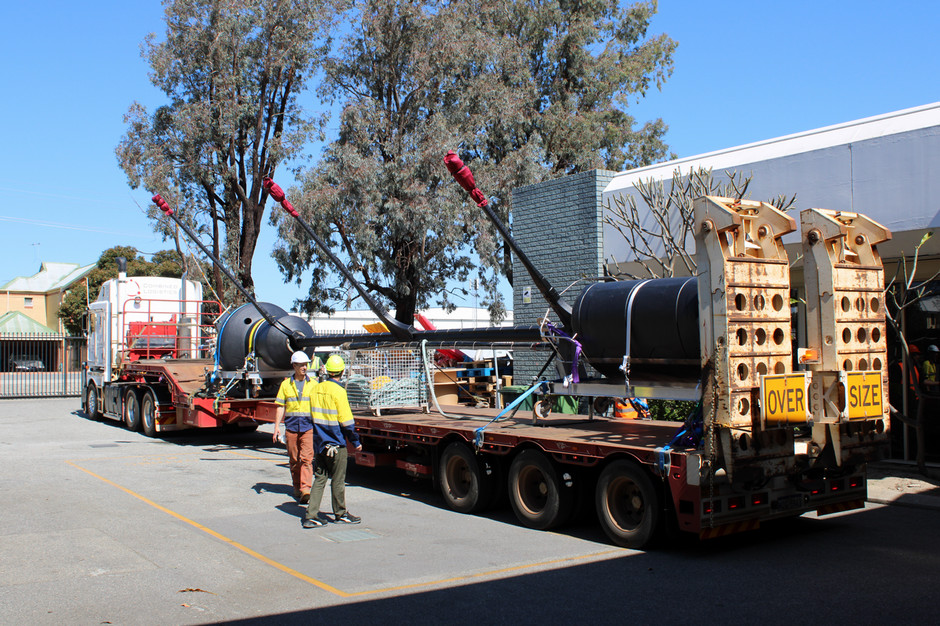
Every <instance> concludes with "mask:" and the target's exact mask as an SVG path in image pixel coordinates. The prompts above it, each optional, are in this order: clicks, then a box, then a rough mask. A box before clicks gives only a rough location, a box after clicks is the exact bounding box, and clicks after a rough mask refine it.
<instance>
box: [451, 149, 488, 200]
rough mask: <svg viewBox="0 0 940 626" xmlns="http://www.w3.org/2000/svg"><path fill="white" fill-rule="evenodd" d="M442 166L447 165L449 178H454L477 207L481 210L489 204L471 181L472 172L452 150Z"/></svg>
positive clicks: (474, 182)
mask: <svg viewBox="0 0 940 626" xmlns="http://www.w3.org/2000/svg"><path fill="white" fill-rule="evenodd" d="M444 164H445V165H447V169H448V171H449V172H450V174H451V176H453V177H454V180H456V181H457V182H458V183H460V186H461V187H463V188H464V189H466V190H467V192H468V193H469V194H470V197H471V198H473V200H474V202H476V203H477V206H478V207H480V208H482V207H485V206H486V205H488V204H489V200H487V199H486V196H484V195H483V192H482V191H480V190H479V189H477V183H476V181H475V180H473V172H471V171H470V168H469V167H467V166H466V165H464V164H463V161H461V160H460V157H459V156H457V153H456V152H454V151H453V150H451V151H449V152H448V153H447V156H445V157H444Z"/></svg>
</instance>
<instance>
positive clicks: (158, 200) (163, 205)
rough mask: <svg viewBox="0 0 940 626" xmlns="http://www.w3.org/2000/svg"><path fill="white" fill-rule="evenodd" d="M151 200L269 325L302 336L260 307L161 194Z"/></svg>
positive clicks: (291, 337)
mask: <svg viewBox="0 0 940 626" xmlns="http://www.w3.org/2000/svg"><path fill="white" fill-rule="evenodd" d="M151 200H153V203H154V204H156V205H157V207H159V209H160V210H161V211H163V212H164V213H165V214H166V216H167V217H168V218H170V219H171V220H173V221H174V222H176V225H177V226H179V227H180V228H182V229H183V232H185V233H186V234H187V235H188V236H189V238H190V239H191V240H192V242H193V243H194V244H196V245H197V246H199V249H200V250H202V253H203V254H205V255H206V256H207V257H209V259H211V260H212V262H213V263H215V266H216V267H218V268H219V270H221V271H222V273H223V274H225V276H226V278H228V279H229V280H230V281H231V283H232V285H234V286H235V288H236V289H237V290H238V291H239V292H240V293H241V294H242V295H243V296H245V300H246V301H248V302H250V303H252V304H253V305H254V306H255V308H256V309H258V312H259V313H260V314H261V317H263V318H264V319H265V321H266V322H267V323H268V324H270V325H271V326H276V327H278V328H279V329H280V330H281V332H283V333H284V334H285V335H286V336H287V337H288V339H289V340H291V341H296V340H298V339H302V338H303V337H302V336H300V335H299V333H297V332H296V331H294V330H291V329H290V328H288V327H287V326H285V325H284V324H283V323H282V322H280V321H279V320H277V319H275V318H274V316H273V315H271V314H270V313H268V312H267V311H265V310H264V309H262V308H261V306H259V305H258V301H257V300H255V298H254V296H252V295H251V294H250V293H248V290H247V289H245V287H244V286H243V285H242V284H241V283H240V282H238V279H237V278H235V275H234V274H232V272H230V271H229V269H228V268H227V267H225V265H224V264H223V263H222V261H220V260H219V259H218V257H216V256H215V255H214V254H212V252H210V251H209V249H208V248H207V247H206V246H204V245H203V243H202V242H201V241H199V238H198V237H196V234H195V233H194V232H193V231H192V230H190V229H189V227H188V226H187V225H186V224H184V223H183V221H182V220H180V219H179V218H178V217H176V215H174V214H173V213H174V211H173V209H172V208H171V207H170V205H169V204H167V201H166V200H164V199H163V196H161V195H160V194H157V195H155V196H154V197H153V198H151ZM294 347H296V346H294Z"/></svg>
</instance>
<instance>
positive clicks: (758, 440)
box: [85, 197, 890, 548]
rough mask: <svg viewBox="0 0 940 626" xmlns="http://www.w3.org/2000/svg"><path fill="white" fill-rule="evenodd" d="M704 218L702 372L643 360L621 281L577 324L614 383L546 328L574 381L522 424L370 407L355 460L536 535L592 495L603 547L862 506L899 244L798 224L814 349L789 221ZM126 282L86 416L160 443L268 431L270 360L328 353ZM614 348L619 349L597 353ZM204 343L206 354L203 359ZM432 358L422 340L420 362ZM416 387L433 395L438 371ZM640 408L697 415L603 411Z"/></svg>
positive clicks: (400, 341)
mask: <svg viewBox="0 0 940 626" xmlns="http://www.w3.org/2000/svg"><path fill="white" fill-rule="evenodd" d="M694 209H695V211H694V218H695V225H696V231H695V237H696V252H697V258H698V268H697V275H696V276H695V285H696V290H697V303H696V306H695V307H694V309H693V310H694V316H688V315H687V316H686V319H685V322H684V324H685V325H684V326H683V335H682V336H683V337H684V338H685V339H686V340H688V338H689V336H695V335H697V338H698V340H699V351H698V353H699V355H700V362H699V363H698V364H697V366H696V364H695V363H692V364H690V363H689V359H688V358H687V357H675V358H673V357H671V356H669V355H667V357H666V358H665V359H659V360H660V361H662V362H658V363H657V362H656V361H657V358H649V359H647V363H646V364H644V363H642V362H641V361H642V359H637V358H635V357H636V356H637V355H636V354H635V351H634V350H633V349H632V348H631V344H630V341H631V338H632V339H634V340H635V339H636V332H634V331H635V330H636V329H631V324H632V323H633V314H632V308H631V307H632V303H633V301H634V300H633V298H634V296H636V293H637V292H639V291H640V288H641V287H642V285H629V284H626V285H623V284H621V285H614V289H612V290H611V291H613V292H615V295H617V297H619V298H622V300H621V301H618V302H617V303H616V306H614V307H613V309H616V310H617V311H620V309H622V315H621V316H620V317H619V318H618V317H616V316H615V317H614V318H612V319H613V323H611V322H609V321H603V319H601V320H600V321H598V319H594V320H593V321H592V320H591V318H590V316H588V317H585V318H579V319H578V320H577V324H581V327H580V328H581V330H580V335H579V338H580V341H582V342H584V344H583V345H584V347H585V350H586V351H587V359H588V361H589V362H590V363H591V364H592V365H593V366H595V367H596V368H597V370H598V371H599V372H600V373H602V374H604V375H603V376H599V377H597V378H582V377H581V376H580V375H579V374H578V373H579V369H580V368H579V364H578V363H577V362H576V360H577V354H578V350H574V351H570V350H569V351H567V352H565V351H564V350H561V349H559V348H558V346H559V345H560V342H561V341H562V340H564V341H568V342H570V343H571V344H572V345H573V344H574V343H575V342H576V341H577V340H576V339H575V338H574V337H573V336H572V335H569V334H566V333H555V334H554V335H552V337H550V338H549V339H547V340H546V343H548V344H550V345H551V347H552V349H553V350H555V351H556V354H557V355H558V360H559V361H560V362H562V363H563V366H564V367H565V368H567V371H566V372H565V375H564V376H563V377H561V379H558V380H539V381H537V382H535V383H534V384H533V386H532V387H531V388H530V390H529V392H526V393H532V394H533V395H534V399H535V400H536V402H535V407H536V409H535V410H534V411H533V412H532V414H531V415H528V414H527V415H517V414H512V413H509V412H502V413H498V412H496V411H493V410H485V409H477V410H470V409H468V408H467V407H459V408H456V407H450V408H445V409H443V410H441V411H439V413H438V414H432V413H430V412H429V411H428V409H427V406H424V407H422V408H420V409H418V408H416V410H414V411H410V410H402V409H400V408H396V409H391V410H389V411H387V412H386V413H385V414H383V415H378V414H377V412H376V414H373V413H371V412H369V413H364V412H360V413H358V415H357V417H356V420H357V427H358V431H359V433H360V435H361V438H362V442H363V449H362V451H361V452H358V453H356V454H354V455H353V458H354V459H355V462H356V463H358V464H361V465H364V466H372V467H397V468H400V469H402V470H404V471H406V472H407V473H409V474H412V475H414V476H424V477H431V478H432V479H433V480H434V481H435V482H436V484H437V485H438V486H439V488H440V491H441V494H442V496H443V498H444V501H445V502H446V503H447V505H448V506H449V507H451V508H452V509H454V510H456V511H460V512H465V513H475V512H479V511H483V510H485V509H486V508H487V507H490V506H492V505H493V504H494V502H496V501H497V500H498V499H499V497H500V495H501V494H503V493H505V494H506V495H507V496H508V499H509V502H510V504H511V506H512V508H513V510H514V512H515V514H516V516H517V518H518V519H519V520H520V522H521V523H523V524H525V525H527V526H530V527H532V528H538V529H547V528H554V527H557V526H560V525H562V524H564V523H565V522H566V521H568V520H569V519H570V518H571V516H572V515H573V514H574V513H575V512H576V511H578V510H581V509H583V508H584V507H586V506H589V505H590V503H591V502H592V501H593V507H594V509H595V510H596V512H597V517H598V519H599V522H600V524H601V526H602V527H603V528H604V530H605V532H606V533H607V535H608V537H609V538H610V539H611V540H612V541H613V542H614V543H616V544H618V545H622V546H626V547H631V548H642V547H644V546H646V545H648V544H649V543H650V541H651V540H652V539H653V538H654V537H655V536H656V535H657V533H658V531H659V530H661V529H662V528H663V527H664V526H665V525H666V524H667V523H668V524H669V525H672V526H674V527H675V528H677V529H678V530H680V531H685V532H689V533H694V534H696V535H698V536H699V537H703V538H707V537H714V536H718V535H723V534H727V533H731V532H738V531H742V530H747V529H752V528H756V527H758V526H759V525H760V524H761V523H762V522H765V521H767V520H771V519H775V518H780V517H787V516H797V515H801V514H803V513H805V512H809V511H815V512H817V513H819V514H827V513H834V512H838V511H844V510H849V509H853V508H860V507H862V506H864V501H865V497H866V482H865V468H866V463H867V462H869V461H871V460H873V459H877V458H879V456H880V455H881V454H882V453H883V450H884V449H885V447H886V444H887V441H888V424H889V420H888V401H887V398H886V397H885V393H884V391H885V390H886V389H887V384H886V380H887V358H886V356H887V346H886V341H887V339H886V332H885V331H886V329H885V317H884V300H883V299H884V293H883V291H884V276H883V268H882V265H881V261H880V257H879V256H878V253H877V250H876V244H877V243H880V242H881V241H884V240H886V239H888V238H889V237H890V232H889V231H888V230H887V229H885V228H883V227H881V226H880V225H878V224H875V223H874V222H872V221H871V220H868V219H867V218H865V217H864V216H862V215H859V214H855V213H848V212H834V211H824V210H821V209H810V210H807V211H804V212H803V213H802V215H801V222H802V233H801V238H802V242H803V259H804V260H803V266H804V267H803V270H804V277H805V282H806V305H807V306H806V308H807V320H806V327H807V335H808V338H807V346H806V347H805V348H800V349H795V346H793V344H792V341H791V337H792V331H791V324H792V320H791V310H790V306H789V303H790V298H791V284H790V275H789V261H788V259H787V255H786V251H785V249H784V247H783V244H782V241H781V238H782V237H783V236H784V235H785V234H787V233H789V232H792V231H793V230H795V228H796V221H795V220H794V219H793V218H791V217H789V216H787V215H785V214H783V213H781V212H780V211H777V210H776V209H775V208H774V207H772V206H770V205H768V204H766V203H758V202H750V201H746V200H737V199H730V198H717V197H705V198H701V199H698V200H696V202H695V206H694ZM152 280H154V281H156V280H169V279H152ZM122 281H123V282H122ZM135 281H137V282H139V283H140V284H139V285H137V287H138V289H140V290H142V291H146V290H145V289H143V288H144V287H145V286H146V283H145V282H144V279H126V278H119V280H118V281H117V282H116V283H115V285H114V292H115V293H119V294H121V297H112V298H111V300H108V298H109V297H110V296H108V295H107V294H105V296H104V298H102V297H101V296H99V300H98V301H96V302H95V303H94V304H92V306H91V307H90V308H91V312H92V315H93V316H94V318H95V320H97V321H96V322H95V323H94V324H93V326H94V327H95V328H96V329H97V330H96V331H95V332H91V333H90V334H89V362H88V364H87V366H86V375H87V383H86V392H85V409H86V412H88V413H89V414H90V415H99V414H102V413H103V414H106V415H109V416H111V417H115V418H118V419H123V421H124V423H125V424H126V425H127V426H128V427H129V428H131V429H141V428H142V429H143V430H144V432H145V433H146V434H148V435H150V436H155V435H156V434H158V433H160V432H163V431H169V430H176V429H182V428H202V427H209V426H220V425H236V426H244V427H249V428H251V427H255V426H256V425H257V424H259V423H264V422H268V421H273V419H274V412H275V410H276V407H275V405H274V403H273V398H274V393H275V391H276V389H277V385H278V384H279V383H280V381H281V380H282V379H283V378H284V377H285V376H287V375H289V374H290V371H284V370H283V369H279V364H281V363H283V362H284V359H285V357H287V358H289V356H290V350H291V349H295V348H291V347H290V346H291V343H290V341H288V338H291V340H294V339H296V338H299V341H297V344H296V345H299V346H304V347H310V346H315V345H331V344H326V343H322V341H323V338H322V337H313V336H312V335H313V332H312V329H310V327H309V325H306V322H303V325H304V326H306V327H305V328H300V330H298V328H299V327H298V324H300V322H297V321H291V320H288V319H287V314H286V313H285V312H284V311H283V310H282V309H279V308H278V307H276V306H274V305H268V304H261V305H258V304H255V305H254V308H250V307H248V305H243V306H242V307H239V308H237V309H235V310H234V311H232V312H230V313H228V314H226V315H227V317H224V319H222V321H219V322H217V323H216V324H214V325H212V324H210V325H202V326H200V325H199V324H196V325H195V326H193V327H192V328H190V329H189V330H187V329H186V328H187V327H185V325H184V324H183V319H184V318H195V319H196V320H199V319H200V318H201V317H203V315H202V313H200V312H198V311H197V310H196V309H195V308H191V305H190V302H189V300H186V299H185V298H184V297H183V295H184V294H183V293H182V292H181V293H180V294H179V296H178V297H179V300H178V301H173V300H170V302H171V304H172V307H177V308H176V309H174V310H176V311H177V312H175V313H173V314H172V315H170V311H168V310H163V309H162V308H161V307H162V306H163V305H161V304H159V303H160V302H164V303H165V302H167V301H166V300H160V299H154V300H153V301H152V302H151V300H150V299H148V298H147V297H146V296H147V294H146V293H138V294H137V295H136V296H134V297H130V296H131V294H129V293H128V292H127V290H128V289H130V288H132V286H133V285H132V284H131V283H134V282H135ZM640 282H642V281H640ZM691 282H692V281H691V280H686V281H685V282H684V283H683V287H681V288H680V289H679V292H680V294H681V292H682V290H683V289H684V288H685V285H686V284H689V283H691ZM182 291H185V289H183V290H182ZM594 293H596V291H595V292H594ZM585 294H588V289H585V291H583V292H582V298H584V297H586V295H585ZM112 295H114V294H112ZM685 295H686V296H688V295H689V294H688V293H686V294H685ZM688 301H689V300H688V299H687V300H686V302H688ZM579 302H581V301H579ZM678 302H679V300H678V296H677V300H676V303H678ZM556 304H557V303H556ZM666 305H667V306H666V307H665V309H663V310H667V309H669V308H670V307H671V306H672V303H671V302H669V301H667V302H666ZM168 306H169V305H168ZM618 306H619V307H620V308H619V309H618V308H617V307H618ZM148 307H152V308H149V309H148ZM262 308H263V309H265V311H264V312H262ZM606 308H607V310H608V311H610V310H611V309H612V307H610V306H607V307H606ZM676 309H677V310H678V304H677V305H676ZM145 310H146V311H148V312H147V313H144V311H145ZM271 311H274V313H273V314H272V313H271ZM556 312H561V313H565V314H567V315H569V317H570V316H571V311H570V310H569V311H567V312H566V311H564V310H563V309H561V308H560V307H559V308H558V311H556ZM582 312H583V311H582ZM273 315H277V316H279V317H276V318H275V317H273ZM690 317H692V319H693V321H692V330H691V332H686V331H688V330H689V319H690ZM262 318H263V319H262ZM297 319H299V318H297ZM608 319H611V318H608ZM265 324H267V325H265ZM577 324H575V325H574V326H572V328H574V330H575V333H574V334H576V335H578V332H577V331H578V326H577ZM618 324H620V325H623V324H625V328H623V327H618ZM696 324H697V326H696ZM132 325H133V326H132ZM160 325H164V328H163V329H161V327H160ZM275 325H276V326H278V327H279V328H280V329H281V331H283V332H281V331H278V332H280V333H281V334H278V332H274V330H272V329H274V327H275ZM677 326H678V322H677ZM200 327H204V329H203V330H199V328H200ZM566 328H567V326H566ZM132 329H133V330H132ZM169 329H172V332H170V331H169ZM269 331H270V332H269ZM301 331H304V332H301ZM527 332H528V331H523V332H520V333H518V334H517V335H514V336H519V337H528V336H529V335H528V334H527ZM109 333H110V334H109ZM618 333H619V334H618ZM591 335H593V337H591ZM445 336H446V337H448V341H449V340H450V339H449V338H450V337H459V333H457V334H453V335H441V337H445ZM479 336H487V337H489V336H494V337H495V336H498V334H497V333H489V334H486V333H479ZM612 336H616V337H617V339H616V340H611V337H612ZM415 338H417V335H415V336H412V335H410V334H409V333H408V332H404V333H402V334H401V336H398V335H395V334H394V333H391V334H390V335H389V337H386V338H382V339H377V340H375V343H373V344H372V345H373V346H374V345H376V344H377V343H381V344H382V345H383V346H384V347H385V348H387V349H391V350H399V351H400V350H403V349H418V346H416V345H415V341H413V340H412V339H415ZM624 338H626V346H625V347H624V343H623V342H624ZM657 340H658V339H657ZM357 342H358V343H363V344H368V343H369V341H365V340H361V339H354V340H351V341H350V346H349V347H350V348H351V349H352V348H353V347H355V345H358V343H357ZM213 344H214V345H213ZM604 344H609V345H610V346H613V350H612V351H606V352H605V353H604V354H598V352H601V351H602V349H603V348H606V347H607V346H606V345H604ZM207 345H208V346H213V348H214V354H215V356H214V358H206V356H207V355H208V353H209V352H210V351H207V350H204V346H207ZM333 345H335V344H333ZM426 347H427V343H426V340H423V342H422V343H421V345H420V350H422V352H423V353H424V354H426V352H424V351H425V349H426ZM687 347H688V346H686V348H687ZM618 351H620V352H618ZM566 354H567V355H571V354H574V355H575V356H574V357H573V358H568V357H566V356H565V355H566ZM155 355H159V357H160V358H153V356H155ZM184 355H185V358H182V357H183V356H184ZM566 358H567V359H568V360H565V359H566ZM669 358H673V360H672V361H669V360H668V359H669ZM621 359H622V365H621V367H620V368H619V369H618V368H617V367H616V366H615V364H616V363H617V362H619V361H620V360H621ZM265 363H266V364H267V365H265ZM631 364H632V365H633V366H634V367H633V368H632V369H631ZM642 365H647V366H651V367H646V368H645V369H644V368H643V367H637V366H642ZM663 366H665V369H667V370H668V372H667V373H668V376H667V375H666V374H664V372H663V369H664V367H663ZM280 367H286V366H280ZM425 368H427V361H426V360H425ZM690 372H691V373H690ZM419 377H420V373H419ZM424 381H425V382H426V383H428V385H429V387H432V390H431V391H432V396H433V385H432V384H431V381H433V377H432V376H430V375H428V373H427V371H425V372H424ZM523 395H525V394H523ZM559 395H567V396H573V397H575V398H577V399H578V401H579V403H581V404H582V405H583V406H587V407H588V411H587V413H588V415H579V416H571V415H552V414H550V413H547V412H546V411H545V410H544V407H546V406H548V404H549V403H547V402H545V400H546V399H547V398H546V397H547V396H559ZM632 397H645V398H662V399H681V400H693V401H695V402H696V403H697V409H696V411H694V412H692V413H691V414H690V416H689V418H687V419H686V421H685V422H684V423H678V422H657V421H650V420H642V419H640V420H636V419H634V420H626V419H617V418H614V419H611V418H606V417H601V416H600V413H601V412H600V411H598V412H597V413H598V414H597V415H596V414H595V411H594V407H595V406H597V402H598V401H602V402H604V401H606V402H610V401H612V400H616V399H622V398H632ZM520 399H521V398H520ZM511 407H512V405H510V407H509V408H511ZM538 407H542V408H541V409H539V408H538ZM506 411H508V408H507V410H506Z"/></svg>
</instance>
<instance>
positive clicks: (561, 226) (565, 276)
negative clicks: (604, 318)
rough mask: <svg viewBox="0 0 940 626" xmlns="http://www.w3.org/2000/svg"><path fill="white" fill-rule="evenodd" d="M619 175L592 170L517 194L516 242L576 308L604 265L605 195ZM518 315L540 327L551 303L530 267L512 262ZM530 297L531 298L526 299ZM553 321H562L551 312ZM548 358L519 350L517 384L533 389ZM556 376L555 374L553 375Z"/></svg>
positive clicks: (521, 322)
mask: <svg viewBox="0 0 940 626" xmlns="http://www.w3.org/2000/svg"><path fill="white" fill-rule="evenodd" d="M615 175H616V172H610V171H605V170H592V171H590V172H582V173H580V174H573V175H571V176H566V177H564V178H560V179H557V180H552V181H547V182H543V183H538V184H535V185H527V186H525V187H519V188H517V189H515V190H514V191H513V195H512V198H513V200H512V205H513V222H512V234H513V238H514V239H515V240H516V242H517V243H518V244H519V246H520V247H521V248H522V251H523V252H524V253H525V254H526V256H528V257H529V259H530V260H531V261H532V263H533V265H535V267H536V268H537V269H538V270H539V271H541V272H542V273H543V274H544V275H545V277H546V278H547V279H548V282H549V283H550V284H551V285H553V286H554V287H555V289H556V290H557V291H559V292H563V296H562V297H563V298H564V299H565V300H566V301H567V302H569V303H573V302H574V300H575V299H576V298H577V295H578V294H579V293H580V292H581V290H582V289H583V288H584V286H585V285H586V284H588V281H591V280H593V279H596V278H597V277H598V276H601V275H602V271H603V265H604V248H603V239H602V234H603V220H602V217H603V205H602V193H603V191H604V188H605V187H606V186H607V185H608V184H609V183H610V181H611V180H612V179H613V177H614V176H615ZM512 273H513V313H514V317H515V322H516V324H518V325H530V324H537V323H538V320H539V319H540V318H543V317H544V316H545V313H546V310H548V308H549V307H548V304H547V303H546V302H545V300H544V298H542V296H541V294H540V293H539V292H538V290H537V289H536V288H535V285H534V284H533V281H532V279H531V278H530V277H529V275H528V273H527V272H526V269H525V267H524V266H523V265H522V263H521V262H520V261H519V259H517V258H513V266H512ZM526 293H528V294H529V297H527V298H526V297H524V295H525V294H526ZM550 319H552V320H554V321H557V319H556V318H555V315H554V314H553V313H552V314H551V315H550ZM547 356H548V353H544V354H543V355H541V356H539V355H536V354H532V353H528V352H524V351H517V352H516V354H515V362H514V364H513V368H514V381H513V382H514V383H515V384H529V383H530V382H531V380H532V377H533V376H535V375H536V374H537V373H538V372H539V370H540V369H541V368H542V366H543V365H544V363H545V359H546V358H547ZM549 374H550V375H552V376H554V372H549Z"/></svg>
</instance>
